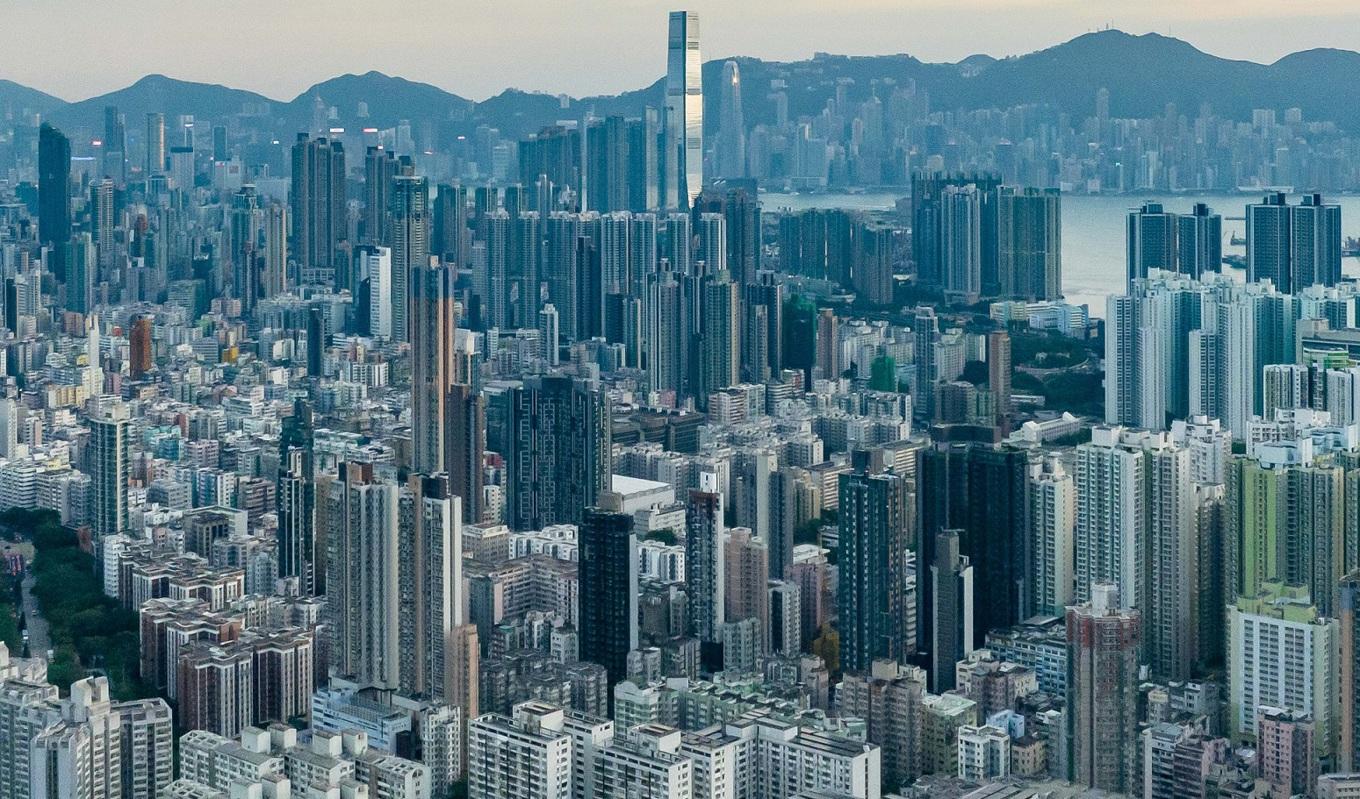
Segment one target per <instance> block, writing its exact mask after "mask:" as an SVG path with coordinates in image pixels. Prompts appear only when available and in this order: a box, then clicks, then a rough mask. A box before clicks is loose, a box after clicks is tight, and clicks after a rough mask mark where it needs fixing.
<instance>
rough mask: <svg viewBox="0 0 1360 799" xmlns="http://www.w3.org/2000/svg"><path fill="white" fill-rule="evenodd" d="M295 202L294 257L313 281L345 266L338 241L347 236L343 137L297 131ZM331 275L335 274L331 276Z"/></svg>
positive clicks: (292, 196) (292, 194)
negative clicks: (308, 134) (325, 136)
mask: <svg viewBox="0 0 1360 799" xmlns="http://www.w3.org/2000/svg"><path fill="white" fill-rule="evenodd" d="M289 201H290V203H291V204H292V213H291V214H290V216H291V218H292V223H293V247H292V249H293V256H294V259H295V260H296V261H297V263H298V268H299V269H300V270H302V272H301V275H300V278H302V280H303V282H310V279H311V278H314V277H316V276H317V275H318V271H317V270H321V271H320V273H319V274H331V275H333V274H334V273H335V271H336V270H340V269H343V268H345V267H346V266H347V265H348V264H347V261H348V259H347V257H346V256H345V254H344V253H342V252H341V247H340V244H341V242H342V241H344V240H345V238H346V235H347V234H346V223H345V149H344V146H343V145H341V143H340V141H339V140H338V139H337V140H327V139H309V138H308V137H307V135H306V134H305V133H300V134H298V139H297V143H296V144H294V145H293V177H292V188H291V190H290V192H289ZM332 279H333V278H332Z"/></svg>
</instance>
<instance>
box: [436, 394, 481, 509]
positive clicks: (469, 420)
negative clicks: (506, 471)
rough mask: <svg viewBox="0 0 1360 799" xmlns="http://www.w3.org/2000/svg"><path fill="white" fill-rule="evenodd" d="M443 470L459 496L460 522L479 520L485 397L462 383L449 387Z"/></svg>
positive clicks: (452, 488)
mask: <svg viewBox="0 0 1360 799" xmlns="http://www.w3.org/2000/svg"><path fill="white" fill-rule="evenodd" d="M445 413H446V417H447V419H448V428H447V430H446V432H445V434H444V435H445V439H444V443H445V447H446V453H445V455H444V470H445V471H446V472H448V475H449V486H450V488H451V490H452V491H453V493H454V494H455V495H456V496H459V497H462V500H463V501H462V505H463V521H465V522H468V523H470V524H475V523H477V522H479V521H481V519H482V458H483V456H484V455H485V453H486V399H485V397H483V396H482V395H481V393H480V392H478V391H477V390H476V389H474V388H473V387H472V386H470V385H468V384H466V383H454V384H453V385H452V386H451V387H450V388H449V394H448V404H447V407H446V408H445Z"/></svg>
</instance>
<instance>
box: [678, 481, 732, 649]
mask: <svg viewBox="0 0 1360 799" xmlns="http://www.w3.org/2000/svg"><path fill="white" fill-rule="evenodd" d="M726 529H727V526H726V524H725V523H724V522H723V501H722V494H721V493H719V491H718V476H717V475H716V474H713V473H711V472H704V473H702V474H700V475H699V488H698V489H695V490H691V491H690V492H689V507H688V508H687V510H686V514H685V588H686V589H687V593H688V595H689V602H688V604H687V607H688V609H689V619H690V633H691V634H693V635H694V636H695V637H696V638H698V639H699V640H700V641H702V642H706V643H714V642H717V641H719V640H721V636H722V626H723V623H724V622H725V621H726V620H727V617H726V608H727V598H726V596H724V592H725V591H726V588H727V567H726V564H725V563H724V557H725V555H726V549H725V547H724V546H723V539H724V537H725V534H726Z"/></svg>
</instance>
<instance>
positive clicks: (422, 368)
mask: <svg viewBox="0 0 1360 799" xmlns="http://www.w3.org/2000/svg"><path fill="white" fill-rule="evenodd" d="M427 261H428V259H427ZM409 274H410V293H411V302H410V318H411V324H412V328H411V329H412V330H413V331H417V332H418V335H415V336H412V337H411V468H412V469H414V470H415V471H417V472H420V473H422V474H436V473H439V472H450V473H451V469H450V466H449V465H448V464H446V463H445V462H444V456H445V453H446V449H447V441H446V438H447V436H448V435H449V432H450V430H449V423H450V421H451V420H450V418H449V412H448V401H449V392H450V390H451V389H452V388H453V383H454V363H453V349H454V336H455V333H456V328H457V326H458V320H457V319H456V318H455V317H456V315H457V312H456V310H455V308H454V299H453V279H454V275H453V271H452V270H451V269H449V268H448V267H446V266H443V265H438V264H436V265H431V264H430V263H428V262H425V263H420V264H412V265H411V267H410V272H409Z"/></svg>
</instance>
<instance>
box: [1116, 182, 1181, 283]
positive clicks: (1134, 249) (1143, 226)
mask: <svg viewBox="0 0 1360 799" xmlns="http://www.w3.org/2000/svg"><path fill="white" fill-rule="evenodd" d="M1176 229H1177V221H1176V215H1175V214H1174V213H1172V212H1170V211H1167V210H1166V209H1165V208H1163V207H1162V204H1161V203H1152V202H1149V203H1144V204H1143V206H1142V207H1141V208H1135V209H1131V210H1130V211H1129V215H1128V226H1127V230H1128V235H1127V244H1128V281H1129V285H1130V286H1132V285H1133V281H1134V280H1137V279H1138V278H1140V277H1147V276H1148V272H1150V271H1151V270H1153V269H1161V270H1164V271H1168V272H1174V271H1176V252H1177V251H1176Z"/></svg>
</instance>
